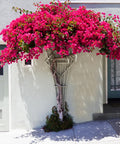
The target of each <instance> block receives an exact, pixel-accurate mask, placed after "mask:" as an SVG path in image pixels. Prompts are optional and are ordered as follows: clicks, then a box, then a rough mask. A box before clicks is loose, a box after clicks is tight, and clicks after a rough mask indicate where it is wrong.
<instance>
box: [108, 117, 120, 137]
mask: <svg viewBox="0 0 120 144" xmlns="http://www.w3.org/2000/svg"><path fill="white" fill-rule="evenodd" d="M108 122H109V123H110V125H111V126H112V127H113V129H114V130H115V131H116V133H117V134H118V135H119V136H120V119H111V120H108Z"/></svg>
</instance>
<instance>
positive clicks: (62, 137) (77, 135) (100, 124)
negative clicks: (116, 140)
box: [16, 121, 118, 144]
mask: <svg viewBox="0 0 120 144" xmlns="http://www.w3.org/2000/svg"><path fill="white" fill-rule="evenodd" d="M28 137H32V138H33V140H32V142H31V144H37V143H38V142H40V141H44V140H47V139H49V140H52V141H74V142H75V141H91V140H94V139H95V140H100V139H103V138H104V137H118V135H117V133H116V132H115V131H114V129H113V128H112V126H111V125H110V124H109V123H108V122H107V121H94V122H93V121H92V122H86V123H81V124H75V125H74V127H73V128H72V129H69V130H64V131H60V132H49V133H46V132H44V130H43V129H34V130H33V131H31V132H28V133H26V134H24V135H21V138H28ZM16 138H18V137H16Z"/></svg>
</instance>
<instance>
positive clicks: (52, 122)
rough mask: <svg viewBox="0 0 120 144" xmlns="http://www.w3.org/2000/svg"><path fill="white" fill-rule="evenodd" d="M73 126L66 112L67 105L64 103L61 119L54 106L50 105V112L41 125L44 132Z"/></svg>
mask: <svg viewBox="0 0 120 144" xmlns="http://www.w3.org/2000/svg"><path fill="white" fill-rule="evenodd" d="M72 127H73V119H72V117H71V116H70V115H69V114H68V106H67V103H65V111H64V115H63V121H61V120H60V119H59V114H58V112H57V108H56V106H53V107H52V114H51V115H50V116H47V117H46V125H45V126H44V127H43V129H44V131H45V132H51V131H55V132H58V131H60V130H65V129H69V128H72Z"/></svg>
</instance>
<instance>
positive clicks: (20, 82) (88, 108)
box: [12, 53, 103, 128]
mask: <svg viewBox="0 0 120 144" xmlns="http://www.w3.org/2000/svg"><path fill="white" fill-rule="evenodd" d="M45 58H46V56H45V54H42V55H41V56H40V58H39V60H33V66H32V67H28V66H24V65H23V63H22V62H19V63H18V64H15V65H14V66H13V68H12V77H14V80H13V79H12V89H14V90H13V91H12V125H13V127H17V128H18V127H20V128H21V126H23V127H26V126H27V128H28V127H31V128H37V127H40V126H42V125H44V124H45V121H46V116H47V115H48V114H50V113H51V108H52V107H53V106H54V105H56V96H55V87H54V82H53V77H52V75H51V72H50V70H49V66H48V65H47V64H46V62H45ZM69 71H70V72H69V75H68V81H67V93H66V101H67V103H68V106H69V110H70V114H71V115H72V117H73V120H74V122H75V123H79V122H83V121H89V120H92V115H93V113H97V112H102V104H103V58H102V56H96V54H95V53H92V54H88V53H87V54H85V53H84V54H79V55H78V59H77V62H76V63H74V64H73V65H72V67H71V69H69ZM19 112H20V113H19Z"/></svg>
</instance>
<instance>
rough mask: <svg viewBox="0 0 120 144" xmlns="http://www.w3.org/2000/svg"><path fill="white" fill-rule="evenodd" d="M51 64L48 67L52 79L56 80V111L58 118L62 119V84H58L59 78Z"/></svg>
mask: <svg viewBox="0 0 120 144" xmlns="http://www.w3.org/2000/svg"><path fill="white" fill-rule="evenodd" d="M53 65H54V63H53V64H52V65H50V69H51V72H52V75H53V78H54V81H56V88H57V90H58V92H57V96H56V97H57V111H58V114H59V118H60V120H61V121H62V120H63V112H64V109H63V95H62V86H61V84H60V81H59V78H58V76H57V73H56V71H54V69H53ZM54 68H55V66H54Z"/></svg>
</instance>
